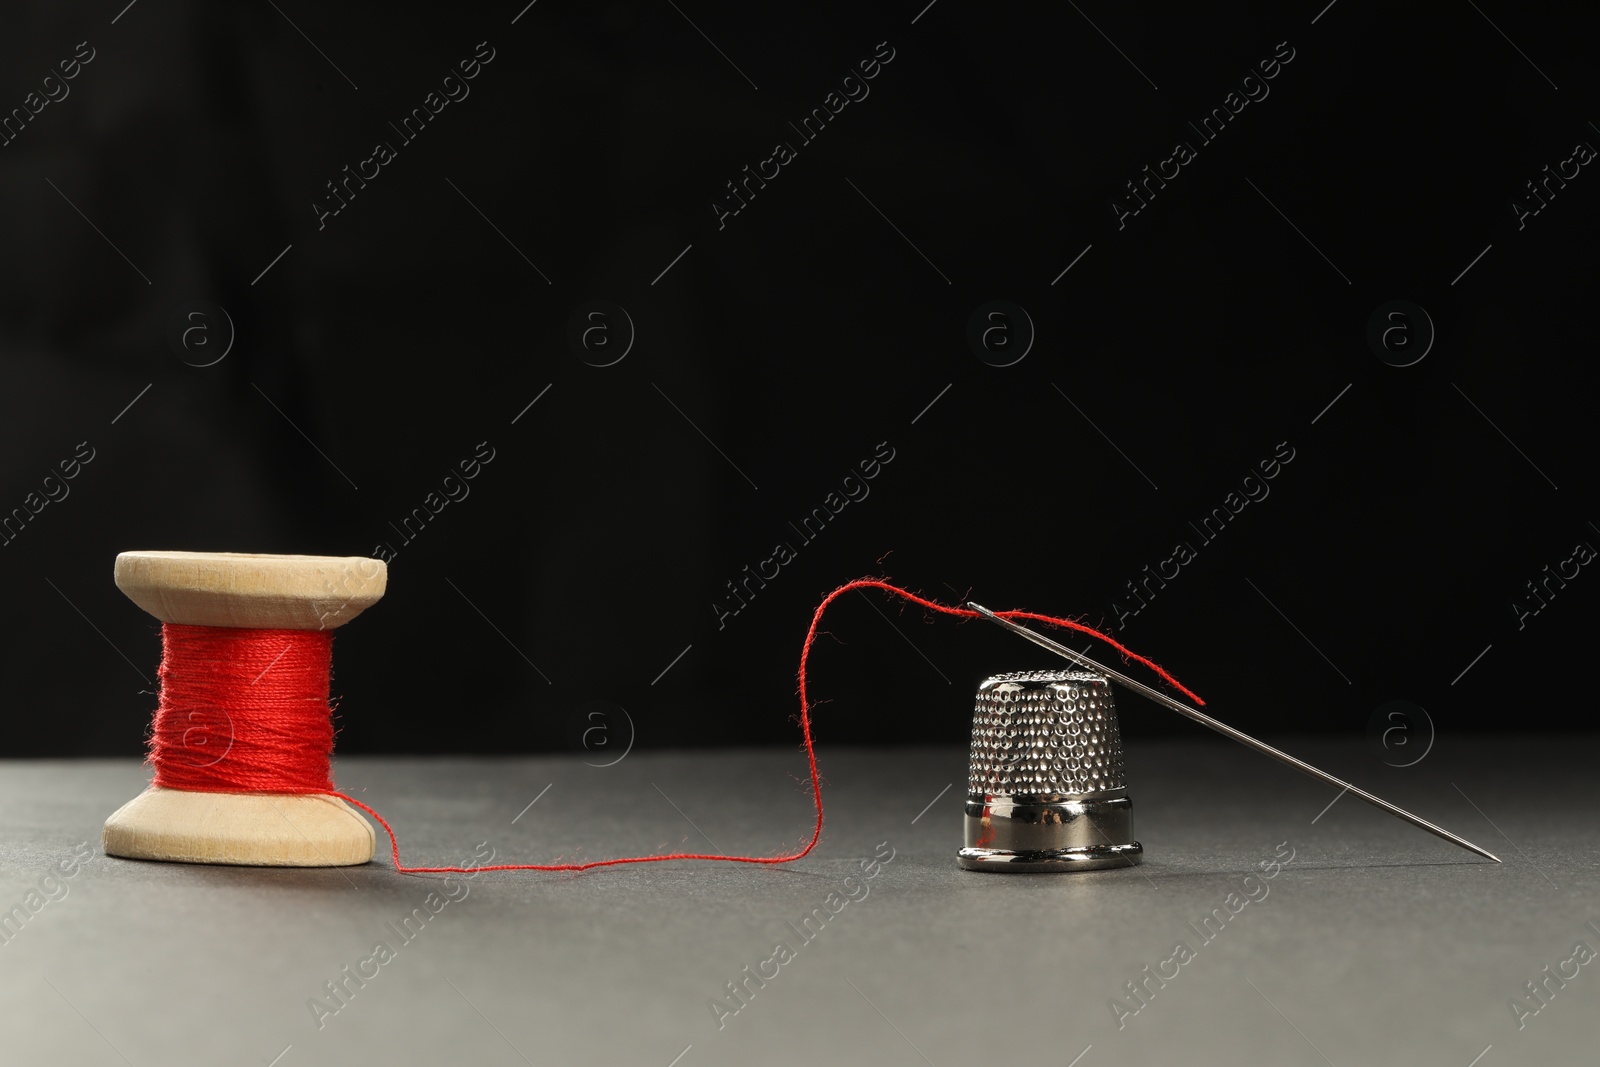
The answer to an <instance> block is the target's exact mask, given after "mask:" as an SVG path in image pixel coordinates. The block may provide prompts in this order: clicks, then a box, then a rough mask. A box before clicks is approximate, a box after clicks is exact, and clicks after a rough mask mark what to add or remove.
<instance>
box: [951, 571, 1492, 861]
mask: <svg viewBox="0 0 1600 1067" xmlns="http://www.w3.org/2000/svg"><path fill="white" fill-rule="evenodd" d="M967 607H969V608H971V609H972V610H973V611H976V612H977V613H978V614H980V615H982V616H983V617H984V618H986V619H988V620H989V621H990V622H994V623H998V624H999V625H1001V626H1004V627H1005V628H1006V629H1008V630H1010V631H1012V632H1013V633H1015V634H1017V635H1018V636H1020V637H1024V638H1027V639H1028V640H1029V641H1032V642H1033V643H1034V644H1036V645H1038V646H1040V647H1041V648H1047V649H1049V650H1050V651H1051V652H1054V653H1055V654H1056V655H1058V656H1062V657H1064V658H1066V659H1068V660H1071V661H1072V662H1073V663H1076V664H1077V665H1078V666H1080V667H1085V668H1087V669H1089V670H1092V671H1098V672H1099V673H1101V674H1103V675H1105V676H1107V677H1108V678H1112V679H1115V680H1116V681H1118V682H1121V683H1122V684H1123V685H1125V686H1127V687H1128V688H1129V689H1131V690H1133V691H1134V692H1135V693H1138V694H1139V695H1140V696H1142V697H1146V698H1147V699H1150V700H1153V701H1155V702H1156V703H1157V704H1160V705H1161V706H1162V707H1164V708H1168V709H1170V710H1172V711H1175V712H1177V713H1178V714H1179V715H1182V716H1183V717H1184V718H1187V719H1193V720H1194V721H1195V722H1197V723H1199V724H1200V725H1201V726H1204V727H1207V728H1209V729H1212V730H1215V731H1216V732H1217V733H1219V734H1222V735H1223V736H1224V737H1228V738H1232V739H1233V740H1235V741H1237V742H1239V743H1240V744H1241V745H1244V746H1245V747H1246V748H1253V749H1255V750H1256V751H1257V752H1260V753H1261V754H1262V755H1264V756H1271V757H1272V758H1273V759H1275V760H1277V761H1278V762H1279V763H1283V764H1286V765H1288V766H1290V767H1293V768H1294V769H1295V770H1297V771H1299V772H1300V773H1302V774H1309V775H1310V776H1311V777H1313V778H1315V779H1317V780H1318V781H1322V782H1326V783H1328V784H1329V785H1336V786H1338V787H1339V788H1340V789H1343V790H1345V791H1346V792H1348V793H1350V795H1352V796H1355V797H1359V798H1360V799H1362V800H1365V801H1366V802H1367V803H1368V804H1371V805H1372V806H1373V807H1376V808H1382V809H1383V810H1384V811H1386V812H1388V813H1389V814H1390V815H1394V816H1396V817H1398V818H1401V819H1404V820H1405V821H1406V822H1408V823H1410V824H1411V825H1412V826H1416V827H1419V828H1421V829H1423V830H1426V831H1428V833H1430V834H1433V835H1435V836H1436V837H1442V838H1444V839H1445V840H1446V841H1449V842H1451V843H1452V844H1455V845H1460V846H1461V847H1462V848H1464V849H1468V850H1470V851H1472V852H1476V853H1477V854H1478V855H1480V856H1484V857H1486V858H1488V859H1491V860H1494V862H1496V863H1499V862H1500V857H1498V856H1496V855H1495V854H1494V853H1493V852H1490V851H1489V850H1488V849H1484V848H1479V847H1478V846H1477V845H1474V844H1473V843H1472V842H1471V841H1468V840H1467V839H1466V838H1464V837H1460V836H1458V835H1456V834H1453V833H1451V832H1450V831H1449V830H1446V829H1445V828H1444V827H1442V826H1435V825H1434V824H1433V823H1431V822H1429V821H1428V820H1427V819H1424V818H1422V817H1421V816H1418V815H1413V814H1411V813H1410V812H1409V811H1407V810H1405V809H1404V808H1402V807H1399V806H1398V805H1395V804H1391V803H1389V802H1388V801H1387V800H1384V799H1383V798H1381V797H1375V796H1373V795H1372V794H1371V793H1369V792H1367V791H1366V790H1365V789H1362V788H1361V787H1359V786H1355V785H1351V784H1350V783H1349V782H1346V781H1342V780H1341V779H1339V778H1335V777H1334V776H1333V775H1331V774H1329V773H1328V772H1327V771H1324V770H1319V769H1318V768H1316V767H1313V766H1312V765H1311V764H1309V763H1307V762H1305V761H1304V760H1301V759H1296V758H1295V757H1293V756H1291V755H1289V753H1287V752H1284V751H1281V750H1279V749H1276V748H1273V747H1272V746H1271V745H1269V744H1267V743H1266V742H1265V741H1259V740H1257V739H1256V738H1254V737H1251V736H1250V735H1249V734H1247V733H1245V732H1243V731H1242V730H1236V729H1234V728H1233V727H1232V726H1229V725H1228V724H1227V723H1225V722H1219V721H1218V720H1216V719H1213V718H1212V717H1211V716H1209V715H1207V714H1205V713H1204V712H1202V711H1198V710H1196V709H1194V708H1191V707H1189V706H1188V705H1187V704H1183V703H1180V702H1179V701H1177V700H1174V699H1173V698H1172V697H1170V696H1168V695H1167V694H1165V693H1163V692H1161V691H1160V690H1158V689H1152V688H1150V687H1149V686H1148V685H1145V684H1144V683H1143V682H1140V681H1137V680H1135V679H1133V678H1130V677H1128V676H1127V675H1125V674H1123V673H1122V672H1120V671H1115V670H1112V669H1111V668H1110V667H1107V666H1104V665H1102V664H1100V663H1098V662H1096V661H1095V660H1093V659H1090V658H1089V657H1088V656H1086V655H1084V654H1083V653H1082V652H1075V651H1073V650H1072V649H1070V648H1068V647H1067V646H1065V645H1063V644H1061V643H1060V642H1058V641H1053V640H1051V639H1050V638H1048V637H1046V636H1045V635H1044V634H1041V633H1038V632H1037V631H1034V630H1030V629H1028V627H1026V626H1023V625H1021V624H1019V623H1015V622H1012V621H1011V620H1010V619H1002V618H1001V617H1000V616H998V615H996V614H995V613H994V612H992V611H990V610H989V609H988V608H986V607H984V606H983V605H982V604H978V603H975V602H973V601H968V602H967Z"/></svg>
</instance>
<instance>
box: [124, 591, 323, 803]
mask: <svg viewBox="0 0 1600 1067" xmlns="http://www.w3.org/2000/svg"><path fill="white" fill-rule="evenodd" d="M332 667H333V632H332V631H331V630H282V629H224V628H222V627H216V626H184V625H182V624H180V623H172V622H169V623H163V624H162V627H161V669H160V677H161V703H160V705H159V706H158V707H157V708H156V714H155V720H154V721H153V723H152V724H151V730H150V760H149V762H150V765H151V766H152V767H154V768H155V776H154V778H152V780H151V781H152V784H154V785H157V786H160V787H161V788H163V789H187V790H192V791H197V792H218V793H330V792H332V791H333V788H334V787H333V776H332V774H331V770H332V767H331V763H330V760H331V758H332V756H333V719H332V717H331V715H330V709H329V706H328V688H329V682H330V679H331V676H332Z"/></svg>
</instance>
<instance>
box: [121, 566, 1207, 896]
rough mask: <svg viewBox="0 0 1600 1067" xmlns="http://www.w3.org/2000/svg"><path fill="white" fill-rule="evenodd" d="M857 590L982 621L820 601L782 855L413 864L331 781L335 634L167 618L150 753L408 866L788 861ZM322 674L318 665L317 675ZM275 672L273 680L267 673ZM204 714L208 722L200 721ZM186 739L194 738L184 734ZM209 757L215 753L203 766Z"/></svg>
mask: <svg viewBox="0 0 1600 1067" xmlns="http://www.w3.org/2000/svg"><path fill="white" fill-rule="evenodd" d="M858 589H881V590H883V591H884V592H886V593H892V594H893V595H895V596H898V597H901V598H903V599H905V600H909V601H910V602H911V603H913V604H917V605H919V606H921V607H924V608H927V609H928V610H930V611H936V612H939V613H940V614H943V615H953V616H956V617H957V618H965V619H975V618H979V617H980V616H979V615H978V613H977V612H975V611H973V610H971V609H970V608H960V607H951V606H950V605H948V604H940V603H938V602H937V601H933V600H928V599H926V598H924V597H920V596H918V595H917V594H915V593H912V592H908V591H907V590H905V589H901V588H900V587H899V586H896V585H890V584H889V583H888V582H884V581H881V580H879V579H876V578H860V579H857V580H856V581H853V582H846V583H845V584H844V585H841V586H840V587H839V588H837V589H835V590H834V591H833V592H831V593H829V594H828V595H827V596H826V597H824V598H823V600H822V603H820V604H818V605H817V610H816V612H815V614H813V615H812V616H811V627H810V629H808V630H807V631H806V639H805V644H803V645H802V646H801V648H800V732H801V735H802V737H803V739H804V744H805V752H806V762H807V764H808V765H809V768H810V771H811V794H812V797H813V799H814V800H815V802H816V806H817V820H816V824H815V825H814V827H813V828H812V831H811V840H810V841H808V842H806V844H805V847H803V848H801V849H799V850H798V851H796V852H789V853H785V854H783V855H780V856H722V855H709V854H706V853H701V852H673V853H667V854H660V855H654V856H623V857H619V858H617V859H607V860H593V861H591V862H588V863H499V864H489V865H487V866H483V867H408V866H406V865H405V864H404V863H402V862H401V861H400V840H399V838H398V837H397V836H396V835H395V832H394V828H393V827H392V826H390V825H389V823H388V820H386V819H385V818H384V817H383V816H382V815H379V814H378V813H377V812H376V811H374V810H373V809H372V808H370V807H368V806H367V805H366V804H363V803H362V802H361V801H359V800H357V799H356V798H355V797H352V796H350V795H349V794H347V793H341V792H339V791H338V790H337V789H335V788H334V787H333V783H332V780H331V778H330V776H329V765H328V760H329V757H330V756H331V754H332V751H333V727H332V721H331V715H330V714H329V709H328V679H329V671H330V668H331V652H332V633H331V631H300V630H225V629H213V628H211V627H205V626H178V625H175V624H172V623H168V624H166V625H165V626H163V627H162V640H163V643H164V646H165V655H164V658H163V660H162V664H161V707H160V709H159V710H158V711H157V712H156V726H155V730H154V732H153V734H152V736H151V741H150V761H151V762H152V763H154V764H155V767H156V776H155V784H156V785H159V786H166V787H168V788H173V789H193V790H201V791H206V792H232V793H252V792H264V793H324V794H327V795H329V796H335V797H338V798H339V799H340V800H344V801H346V802H348V803H350V804H354V805H355V806H356V807H358V808H360V809H361V810H362V811H364V812H366V813H367V814H368V815H371V816H372V817H373V818H374V819H376V820H378V823H379V825H381V826H382V827H383V830H384V832H385V833H386V834H388V835H389V849H390V853H391V854H392V855H393V857H394V868H395V870H396V871H399V872H401V873H403V874H472V873H474V872H477V871H588V870H593V869H594V868H596V867H615V866H620V865H622V864H627V863H662V862H665V861H667V860H716V861H721V862H724V863H765V864H776V863H789V862H792V861H794V860H797V859H800V858H801V857H802V856H805V855H806V854H807V853H809V852H810V851H811V850H812V849H813V848H815V847H816V845H817V842H818V841H819V840H820V839H821V838H822V777H821V774H820V773H819V771H818V770H817V753H816V746H815V744H814V743H813V740H812V737H811V705H810V700H809V698H808V696H807V666H808V664H809V662H810V658H811V646H812V644H813V643H814V642H815V641H816V638H817V633H818V627H820V626H821V624H822V616H823V613H824V612H826V611H827V610H828V606H829V605H830V604H832V603H833V602H834V601H835V600H838V599H839V598H840V597H841V596H843V595H844V594H846V593H849V592H853V591H855V590H858ZM995 614H996V615H999V616H1000V617H1001V618H1004V619H1013V620H1015V619H1027V620H1029V621H1032V622H1042V623H1045V624H1046V625H1049V626H1055V627H1058V628H1061V629H1066V630H1076V631H1077V632H1079V633H1084V634H1088V635H1089V636H1091V637H1094V638H1096V639H1097V640H1100V641H1103V642H1105V643H1106V644H1108V645H1110V646H1111V647H1112V648H1114V649H1116V650H1117V651H1118V652H1120V653H1121V654H1122V655H1123V656H1124V657H1126V658H1128V659H1131V660H1135V661H1137V662H1139V663H1142V664H1144V665H1145V666H1146V667H1149V668H1150V669H1151V670H1152V671H1154V672H1155V673H1156V674H1157V675H1159V676H1160V677H1161V678H1162V680H1164V681H1166V682H1167V683H1168V684H1169V685H1171V686H1173V687H1174V688H1175V689H1177V690H1178V691H1179V692H1181V693H1183V694H1184V695H1185V696H1187V697H1189V699H1191V700H1193V701H1194V702H1195V703H1196V704H1200V705H1202V706H1204V704H1205V701H1203V700H1201V699H1200V697H1199V696H1198V695H1196V694H1195V693H1194V692H1193V691H1192V690H1190V689H1188V688H1187V687H1185V686H1184V685H1183V683H1181V682H1179V681H1178V679H1176V678H1174V677H1173V676H1172V675H1171V674H1169V673H1168V672H1167V671H1166V670H1165V669H1164V668H1163V667H1161V666H1160V664H1157V663H1155V662H1154V661H1153V660H1149V659H1146V658H1145V657H1143V656H1141V655H1139V654H1138V653H1136V652H1134V651H1132V650H1131V649H1129V648H1127V647H1126V646H1124V645H1122V644H1121V643H1120V642H1118V641H1116V640H1115V639H1113V638H1111V637H1108V636H1107V635H1105V634H1103V633H1101V632H1100V631H1098V630H1095V629H1093V628H1092V627H1089V626H1085V625H1083V624H1082V623H1079V622H1074V621H1072V620H1071V619H1058V618H1055V617H1053V616H1050V615H1038V614H1035V613H1033V612H1031V611H998V612H995ZM319 672H320V673H319ZM269 679H270V680H269ZM206 711H221V712H223V714H224V715H225V716H226V717H227V718H228V720H229V721H231V723H232V728H233V729H232V735H231V738H232V745H231V747H230V748H229V749H228V751H227V752H225V753H223V755H222V756H221V757H218V758H216V759H214V760H213V759H212V756H213V753H211V752H206V753H205V754H204V756H203V757H199V756H197V755H196V749H197V747H199V748H203V747H204V746H203V745H200V746H197V745H196V744H195V743H194V742H195V735H194V733H193V731H194V730H196V729H201V728H203V722H202V725H197V724H196V720H195V719H194V718H193V713H195V712H206ZM202 720H203V721H210V720H204V717H203V716H202ZM186 738H187V739H186ZM205 760H212V762H210V763H206V762H205Z"/></svg>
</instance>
